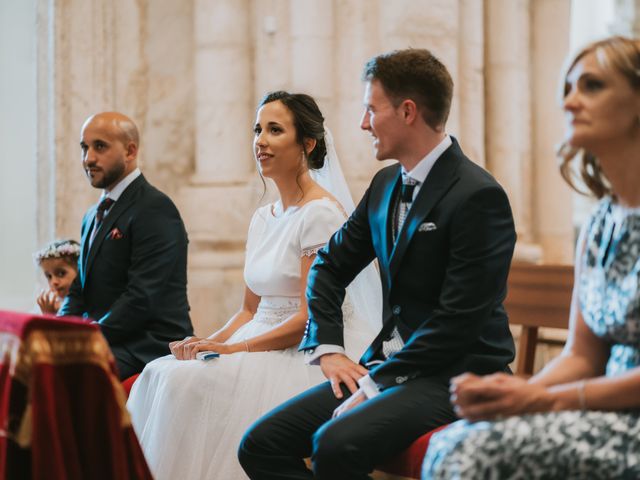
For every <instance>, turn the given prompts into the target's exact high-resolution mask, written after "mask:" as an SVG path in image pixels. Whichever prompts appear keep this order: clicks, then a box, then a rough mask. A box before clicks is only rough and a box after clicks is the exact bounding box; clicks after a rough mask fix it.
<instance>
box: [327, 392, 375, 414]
mask: <svg viewBox="0 0 640 480" xmlns="http://www.w3.org/2000/svg"><path fill="white" fill-rule="evenodd" d="M366 400H367V395H366V393H364V391H363V390H362V389H361V388H359V389H358V391H357V392H356V393H354V394H353V395H351V396H350V397H349V398H347V399H346V400H345V401H344V402H342V403H341V404H340V405H338V408H336V409H335V410H334V411H333V415H332V416H331V418H336V417H339V416H340V415H342V414H343V413H347V412H348V411H349V410H351V409H352V408H355V407H357V406H358V405H360V404H361V403H363V402H364V401H366Z"/></svg>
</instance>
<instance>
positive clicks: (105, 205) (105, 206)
mask: <svg viewBox="0 0 640 480" xmlns="http://www.w3.org/2000/svg"><path fill="white" fill-rule="evenodd" d="M114 203H116V202H115V200H114V199H112V198H109V197H104V198H103V199H102V201H101V202H100V203H99V204H98V212H100V213H102V214H104V212H105V211H107V210H109V209H110V208H111V205H113V204H114Z"/></svg>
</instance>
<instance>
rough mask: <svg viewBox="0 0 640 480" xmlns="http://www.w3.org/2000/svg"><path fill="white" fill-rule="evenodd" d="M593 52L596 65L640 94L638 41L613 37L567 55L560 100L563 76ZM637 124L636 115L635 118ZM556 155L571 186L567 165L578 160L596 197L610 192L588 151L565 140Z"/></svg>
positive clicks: (581, 173) (563, 92) (572, 174)
mask: <svg viewBox="0 0 640 480" xmlns="http://www.w3.org/2000/svg"><path fill="white" fill-rule="evenodd" d="M590 53H594V54H595V57H596V60H597V61H598V63H599V64H600V66H601V67H602V68H603V69H605V70H609V71H615V72H617V73H619V74H621V75H622V76H624V77H625V78H626V79H627V80H628V81H629V85H631V87H632V88H633V89H634V90H635V91H636V92H638V93H639V94H640V40H636V39H631V38H626V37H621V36H615V37H609V38H605V39H603V40H599V41H597V42H593V43H590V44H588V45H586V46H585V47H584V48H582V49H581V50H579V51H578V52H577V53H575V54H574V55H572V56H571V57H569V58H568V59H567V61H566V63H565V67H564V69H563V75H562V82H561V85H560V99H561V100H562V99H564V97H565V96H566V83H567V76H568V75H569V73H570V72H571V70H573V67H575V66H576V64H577V63H578V62H579V61H580V60H581V59H582V58H583V57H584V56H585V55H588V54H590ZM638 123H639V126H640V118H639V119H638ZM558 157H559V158H560V173H561V174H562V178H564V180H565V181H566V182H567V183H568V184H569V186H570V187H571V188H573V189H574V190H575V191H577V192H579V193H586V192H583V191H581V190H580V189H579V188H578V187H577V186H576V183H575V176H576V172H574V171H573V170H572V168H571V164H572V161H573V160H574V159H577V160H578V161H579V165H578V170H579V177H580V178H581V179H582V181H583V182H584V185H585V186H586V187H587V189H588V190H589V192H591V194H593V195H594V196H595V197H596V198H602V197H604V196H605V195H612V193H613V192H612V191H611V186H610V185H609V182H608V181H607V178H606V177H605V176H604V173H603V172H602V168H601V167H600V162H599V161H598V158H597V157H596V156H595V155H593V154H592V153H590V152H588V151H586V150H584V149H581V148H576V147H573V146H571V145H569V143H568V142H565V143H563V144H562V145H560V148H559V149H558Z"/></svg>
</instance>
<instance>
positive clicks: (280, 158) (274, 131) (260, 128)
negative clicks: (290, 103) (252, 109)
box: [253, 100, 303, 178]
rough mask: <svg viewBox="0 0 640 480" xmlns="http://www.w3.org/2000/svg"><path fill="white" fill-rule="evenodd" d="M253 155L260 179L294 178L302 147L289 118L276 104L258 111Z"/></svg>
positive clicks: (264, 106)
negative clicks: (260, 173)
mask: <svg viewBox="0 0 640 480" xmlns="http://www.w3.org/2000/svg"><path fill="white" fill-rule="evenodd" d="M253 147H254V153H255V156H256V160H257V162H258V165H259V168H260V171H261V172H262V175H264V176H265V177H270V178H278V177H283V176H284V177H289V176H290V177H291V178H296V176H297V175H298V172H299V171H300V168H301V165H302V161H303V160H302V158H303V157H302V145H300V144H299V143H298V141H297V138H296V128H295V126H294V124H293V114H292V113H291V112H290V111H289V109H288V108H287V107H286V106H285V105H284V104H283V103H282V102H281V101H279V100H276V101H274V102H270V103H267V104H266V105H263V106H262V107H260V109H259V110H258V115H257V118H256V123H255V126H254V139H253Z"/></svg>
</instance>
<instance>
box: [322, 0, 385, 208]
mask: <svg viewBox="0 0 640 480" xmlns="http://www.w3.org/2000/svg"><path fill="white" fill-rule="evenodd" d="M334 18H335V39H334V43H333V47H334V49H335V55H334V59H333V71H334V72H335V77H334V81H335V90H336V93H335V97H336V99H335V104H334V105H335V117H334V118H332V119H330V121H329V126H330V128H331V129H332V132H333V137H334V140H335V144H336V150H337V151H338V155H339V156H340V161H341V163H342V169H343V171H344V174H345V176H346V177H347V180H348V182H349V186H350V188H351V194H352V196H353V199H354V201H355V202H356V203H358V201H359V200H360V198H362V195H363V194H364V191H365V189H366V188H367V187H368V186H369V182H370V181H371V178H372V177H373V175H374V173H375V172H376V171H377V170H378V169H379V168H380V166H381V164H380V162H378V161H377V160H376V159H375V157H374V154H373V148H372V145H371V143H372V142H371V137H370V136H369V134H368V133H366V132H363V131H362V130H360V119H361V117H362V113H363V111H364V107H363V102H362V100H363V97H364V83H363V82H362V80H361V77H362V70H363V68H364V65H365V63H366V61H367V60H368V59H369V58H371V57H373V56H374V55H376V54H378V53H381V52H382V47H381V46H380V39H379V37H378V31H379V3H377V2H372V1H370V0H343V1H339V2H336V4H335V15H334Z"/></svg>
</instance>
